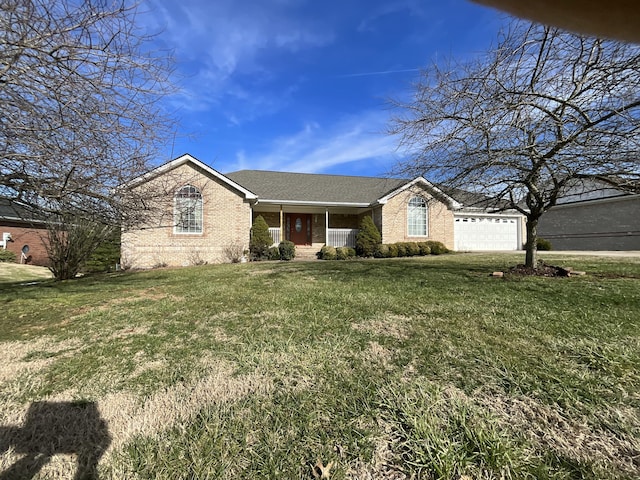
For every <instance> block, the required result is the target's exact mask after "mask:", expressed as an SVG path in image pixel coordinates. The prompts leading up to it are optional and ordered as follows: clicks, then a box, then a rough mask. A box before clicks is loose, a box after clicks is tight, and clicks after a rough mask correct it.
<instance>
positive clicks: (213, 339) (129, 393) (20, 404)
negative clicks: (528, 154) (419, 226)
mask: <svg viewBox="0 0 640 480" xmlns="http://www.w3.org/2000/svg"><path fill="white" fill-rule="evenodd" d="M541 256H542V257H543V258H545V257H544V254H541ZM547 258H548V262H550V263H553V264H556V265H558V264H559V265H563V266H571V267H574V269H576V270H584V271H586V272H587V273H588V275H586V276H584V277H570V278H522V277H509V276H507V277H505V278H492V277H489V273H491V272H493V271H496V270H501V269H505V268H507V267H508V266H510V265H514V264H515V263H517V262H521V261H522V255H472V254H464V255H447V256H436V257H433V256H432V257H424V258H413V259H393V260H357V261H341V262H338V261H334V262H322V261H315V262H299V263H298V262H294V263H280V262H275V263H273V262H268V263H255V264H235V265H214V266H201V267H193V268H184V269H161V270H152V271H146V272H128V273H118V274H110V275H104V276H93V277H85V278H81V279H77V280H74V281H68V282H59V283H55V282H51V281H48V282H44V283H40V284H37V285H19V284H16V283H0V305H2V312H3V313H2V316H1V317H2V318H1V321H0V347H1V348H0V385H1V388H0V476H2V474H3V473H4V474H5V475H8V474H12V475H16V476H17V475H19V474H20V475H22V477H25V476H26V477H27V478H30V477H31V476H33V475H34V472H36V471H37V470H38V469H39V468H40V464H41V463H45V462H44V461H43V458H44V459H45V460H46V459H47V458H48V456H52V459H51V461H49V462H48V463H46V465H45V466H44V467H42V469H41V470H40V472H39V473H37V474H35V475H36V476H35V477H34V478H70V477H71V476H73V473H74V472H75V471H76V468H77V465H76V460H77V459H79V461H80V464H81V466H80V469H81V471H83V472H84V473H85V474H87V475H89V476H90V475H92V474H93V473H95V472H94V471H93V469H94V467H95V464H96V462H97V461H98V459H99V463H98V466H97V470H98V472H99V474H100V478H111V479H120V478H139V479H215V478H220V479H237V478H252V479H253V478H274V479H275V478H278V479H280V478H282V479H294V478H302V479H313V478H319V477H320V476H321V475H322V474H323V472H324V474H325V475H326V477H325V478H331V479H345V478H353V479H379V478H389V479H405V478H406V479H409V478H416V479H418V478H420V479H432V478H433V479H436V478H444V479H456V480H458V479H465V480H469V479H480V478H482V479H490V478H495V479H503V478H505V479H508V478H513V479H521V478H530V479H574V478H575V479H578V478H589V479H614V478H615V479H633V478H639V477H640V258H625V259H606V258H595V257H574V258H568V257H562V256H558V255H557V254H556V255H554V256H553V257H551V256H549V257H547ZM0 282H1V280H0ZM54 417H55V418H54ZM60 418H65V420H64V421H63V420H60ZM42 432H49V433H46V434H45V433H42ZM38 452H39V453H41V454H44V455H39V456H38ZM25 455H26V457H25ZM20 458H22V461H19V459H20ZM38 462H40V463H38ZM7 472H8V473H7ZM27 475H28V476H27ZM3 478H4V477H3Z"/></svg>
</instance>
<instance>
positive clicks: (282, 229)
mask: <svg viewBox="0 0 640 480" xmlns="http://www.w3.org/2000/svg"><path fill="white" fill-rule="evenodd" d="M280 241H281V242H283V241H284V211H283V210H282V205H280Z"/></svg>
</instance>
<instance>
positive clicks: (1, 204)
mask: <svg viewBox="0 0 640 480" xmlns="http://www.w3.org/2000/svg"><path fill="white" fill-rule="evenodd" d="M0 219H3V220H10V221H24V222H38V221H39V220H38V218H37V215H34V213H33V212H31V211H30V210H29V209H28V208H26V206H24V205H22V204H20V203H18V202H16V201H14V200H11V199H9V198H5V197H0Z"/></svg>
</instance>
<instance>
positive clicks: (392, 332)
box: [351, 312, 411, 340]
mask: <svg viewBox="0 0 640 480" xmlns="http://www.w3.org/2000/svg"><path fill="white" fill-rule="evenodd" d="M410 322H411V319H410V318H409V317H406V316H404V315H396V314H393V313H389V312H386V313H384V314H383V315H381V316H380V317H378V318H376V319H372V320H365V321H362V322H358V323H354V324H353V325H352V326H351V328H353V329H354V330H357V331H360V332H365V333H368V334H370V335H381V336H384V337H389V338H395V339H398V340H403V339H405V338H407V337H408V336H409V331H410V327H411V325H410Z"/></svg>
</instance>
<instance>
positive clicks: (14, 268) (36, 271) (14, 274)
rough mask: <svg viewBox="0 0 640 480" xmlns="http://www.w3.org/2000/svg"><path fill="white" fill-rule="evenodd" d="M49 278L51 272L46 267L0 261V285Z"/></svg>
mask: <svg viewBox="0 0 640 480" xmlns="http://www.w3.org/2000/svg"><path fill="white" fill-rule="evenodd" d="M49 278H51V272H50V271H49V269H48V268H46V267H37V266H34V265H20V264H17V263H5V262H0V285H3V284H7V283H25V282H34V281H40V280H46V279H49Z"/></svg>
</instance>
